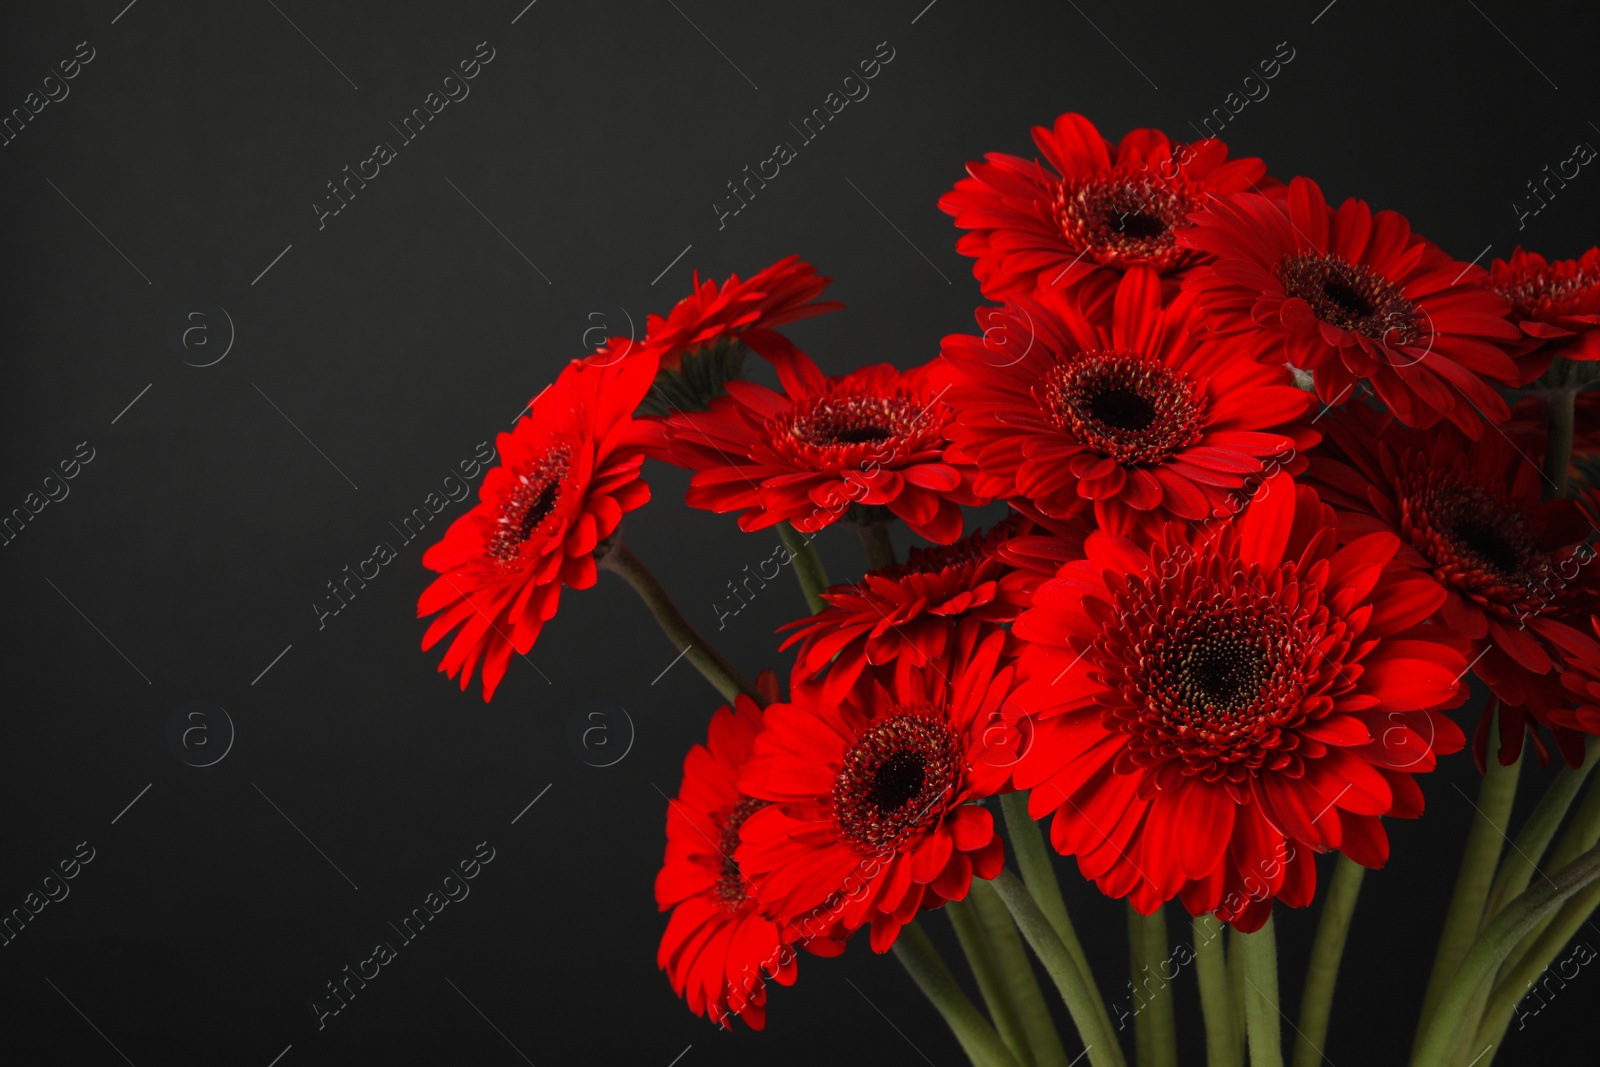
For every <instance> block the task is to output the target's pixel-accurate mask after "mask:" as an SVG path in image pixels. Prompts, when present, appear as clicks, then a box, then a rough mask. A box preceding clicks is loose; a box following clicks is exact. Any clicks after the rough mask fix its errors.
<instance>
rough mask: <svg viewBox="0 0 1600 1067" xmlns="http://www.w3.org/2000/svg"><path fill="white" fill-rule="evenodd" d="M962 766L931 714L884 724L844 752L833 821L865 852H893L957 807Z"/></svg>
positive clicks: (950, 735) (912, 713) (947, 733)
mask: <svg viewBox="0 0 1600 1067" xmlns="http://www.w3.org/2000/svg"><path fill="white" fill-rule="evenodd" d="M962 767H963V760H962V755H961V747H960V745H959V743H958V740H957V738H956V735H955V733H954V732H953V731H952V730H951V729H950V727H949V726H948V725H947V724H946V723H945V721H944V720H943V719H942V718H939V717H935V713H934V712H933V711H932V710H931V709H927V708H917V709H908V710H907V711H905V712H904V713H902V714H899V715H895V716H892V717H890V718H887V719H882V720H880V721H878V722H876V723H874V724H873V725H871V726H870V727H868V728H867V729H866V731H865V732H863V733H862V735H861V736H860V738H858V739H857V740H856V743H855V744H854V745H852V746H851V747H850V750H849V751H848V752H846V753H845V757H844V766H843V768H842V769H841V770H840V771H839V775H838V777H837V778H835V779H834V784H833V817H834V820H835V821H836V822H837V823H838V826H839V830H840V832H841V833H842V834H843V835H844V836H845V837H846V838H847V839H849V840H850V841H851V842H853V843H854V844H855V845H857V846H858V847H860V848H862V849H863V850H868V851H874V850H878V849H892V848H895V847H897V846H899V845H900V844H901V843H903V842H905V841H906V840H908V839H909V838H911V837H912V836H914V835H915V834H916V833H918V832H919V831H921V830H923V829H924V828H926V827H928V826H931V825H933V824H934V823H936V822H938V820H939V819H940V817H942V816H943V815H944V813H945V812H946V811H947V810H949V808H950V807H951V806H952V805H953V804H954V802H955V793H956V789H957V788H958V786H959V785H960V780H961V771H962Z"/></svg>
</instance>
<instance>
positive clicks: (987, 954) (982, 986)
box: [944, 887, 1035, 1067]
mask: <svg viewBox="0 0 1600 1067" xmlns="http://www.w3.org/2000/svg"><path fill="white" fill-rule="evenodd" d="M974 888H975V887H974ZM944 910H945V911H946V912H947V913H948V914H949V916H950V925H951V926H953V927H955V931H956V938H957V940H959V941H960V942H961V951H962V952H963V953H965V955H966V957H967V966H969V967H971V968H972V976H973V977H974V978H976V979H977V980H978V992H980V993H982V994H983V1003H984V1006H985V1007H987V1008H988V1009H989V1017H990V1018H991V1019H993V1020H994V1027H995V1029H996V1030H997V1031H999V1033H1000V1040H1002V1041H1004V1042H1005V1043H1006V1047H1007V1048H1008V1049H1010V1050H1011V1054H1012V1056H1014V1057H1015V1058H1016V1061H1017V1063H1018V1064H1019V1065H1020V1067H1035V1064H1034V1060H1033V1054H1032V1052H1031V1050H1030V1049H1029V1047H1028V1039H1027V1036H1026V1035H1025V1033H1024V1032H1023V1029H1022V1019H1021V1017H1020V1016H1019V1015H1018V1014H1017V1006H1016V1004H1015V1003H1014V1002H1013V1001H1012V1000H1011V998H1010V997H1009V996H1008V995H1007V993H1008V991H1007V989H1006V983H1005V980H1004V979H1003V978H1002V977H1001V974H1000V965H999V964H998V963H997V962H996V960H995V956H994V952H993V951H992V949H991V946H990V944H989V939H988V934H987V933H986V932H985V930H984V928H983V918H982V917H981V916H980V915H979V914H978V909H977V907H976V906H975V905H974V904H973V903H972V902H971V901H970V900H952V901H950V903H948V904H946V905H945V908H944Z"/></svg>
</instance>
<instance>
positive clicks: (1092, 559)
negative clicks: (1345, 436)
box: [1013, 474, 1467, 932]
mask: <svg viewBox="0 0 1600 1067" xmlns="http://www.w3.org/2000/svg"><path fill="white" fill-rule="evenodd" d="M1333 522H1334V517H1333V511H1332V509H1331V508H1328V507H1327V506H1326V505H1323V504H1322V503H1321V502H1320V501H1318V499H1317V496H1316V493H1315V492H1313V491H1312V490H1311V489H1310V488H1308V487H1305V486H1299V487H1297V486H1295V485H1294V484H1293V483H1292V481H1291V479H1290V478H1289V476H1288V475H1285V474H1279V475H1276V476H1275V477H1274V478H1273V479H1272V480H1271V481H1270V482H1268V484H1267V485H1266V486H1265V487H1264V488H1263V490H1262V492H1260V493H1259V494H1257V496H1256V497H1255V499H1254V500H1253V501H1252V503H1251V504H1250V506H1249V507H1248V508H1247V509H1246V511H1245V513H1244V515H1243V516H1242V517H1241V518H1240V519H1239V520H1237V521H1236V522H1234V523H1230V524H1226V525H1220V524H1219V525H1217V526H1214V527H1212V528H1210V529H1209V530H1200V531H1196V530H1194V529H1190V528H1185V527H1183V526H1180V525H1178V524H1174V525H1172V526H1170V527H1168V529H1167V530H1166V531H1165V533H1164V536H1163V537H1162V538H1161V539H1160V540H1158V542H1157V543H1156V544H1155V545H1153V546H1152V547H1151V548H1150V549H1148V550H1146V549H1139V548H1137V547H1135V546H1134V545H1133V544H1132V543H1131V542H1129V541H1126V540H1120V539H1117V538H1111V537H1107V536H1105V535H1104V534H1100V533H1096V534H1094V535H1092V536H1091V537H1090V538H1089V541H1088V544H1087V548H1086V551H1087V553H1088V558H1087V559H1085V560H1082V561H1079V562H1076V563H1069V564H1067V565H1066V566H1065V567H1063V568H1062V570H1061V573H1060V575H1059V576H1058V577H1057V578H1056V579H1055V580H1053V581H1050V582H1047V583H1045V584H1044V585H1043V586H1041V587H1040V588H1039V590H1038V592H1037V593H1036V594H1035V596H1034V606H1033V607H1032V608H1031V609H1030V610H1028V611H1026V612H1024V613H1023V614H1022V615H1021V617H1019V618H1018V619H1017V622H1016V624H1015V627H1014V630H1015V632H1016V635H1017V636H1018V637H1020V638H1021V639H1022V640H1023V642H1024V645H1023V650H1022V653H1021V661H1020V667H1019V670H1020V673H1021V674H1022V676H1023V677H1024V679H1025V680H1024V682H1023V684H1022V685H1021V686H1019V688H1018V690H1017V692H1016V694H1015V706H1016V707H1017V708H1019V709H1020V710H1021V711H1023V712H1025V713H1027V714H1029V715H1031V716H1033V717H1034V739H1033V745H1032V747H1031V748H1030V749H1029V751H1028V752H1027V754H1026V755H1024V756H1023V758H1022V761H1021V762H1020V763H1019V764H1018V765H1017V767H1016V768H1015V769H1014V773H1013V778H1014V781H1015V783H1016V785H1017V786H1018V788H1031V789H1032V790H1033V792H1032V794H1031V796H1030V798H1029V810H1030V811H1031V812H1032V814H1033V816H1034V817H1035V818H1042V817H1043V816H1045V815H1046V814H1048V813H1051V812H1054V813H1055V817H1054V819H1053V821H1052V823H1051V833H1050V836H1051V840H1052V841H1053V843H1054V844H1055V846H1056V848H1057V849H1058V850H1059V851H1060V852H1061V853H1063V854H1064V855H1073V856H1076V857H1077V858H1078V866H1079V868H1080V869H1081V870H1082V871H1083V874H1084V875H1085V877H1088V878H1091V879H1093V880H1094V881H1095V882H1096V883H1097V884H1098V885H1099V887H1100V889H1101V890H1102V891H1103V892H1105V893H1106V894H1107V895H1109V896H1112V897H1128V898H1129V900H1130V902H1131V903H1132V904H1133V906H1134V907H1136V908H1138V909H1139V910H1140V911H1141V912H1143V913H1145V914H1150V913H1151V912H1153V911H1154V910H1155V909H1156V908H1157V907H1159V906H1160V905H1161V904H1162V903H1163V902H1165V901H1167V900H1170V899H1171V898H1173V897H1174V896H1178V897H1181V899H1182V901H1183V903H1184V906H1185V907H1187V908H1188V909H1189V911H1190V913H1191V914H1194V915H1201V914H1204V913H1206V912H1213V913H1215V914H1216V916H1217V917H1218V918H1220V919H1222V920H1223V921H1225V922H1230V923H1233V924H1234V925H1235V926H1236V927H1238V928H1239V929H1240V930H1244V931H1247V932H1248V931H1252V930H1255V929H1258V928H1259V927H1260V926H1261V924H1262V923H1264V922H1265V921H1266V919H1267V916H1268V915H1269V914H1270V913H1271V910H1272V904H1273V901H1274V900H1275V899H1278V900H1282V901H1283V902H1284V903H1286V904H1290V905H1293V906H1297V907H1298V906H1304V905H1305V904H1307V903H1309V902H1310V900H1311V897H1312V894H1313V891H1314V889H1315V883H1316V867H1315V864H1314V862H1313V858H1314V853H1316V852H1321V851H1325V850H1328V849H1340V850H1341V851H1343V852H1344V854H1345V855H1347V856H1349V857H1350V858H1351V859H1353V860H1355V861H1356V862H1357V863H1360V864H1363V865H1364V866H1368V867H1378V866H1381V865H1382V864H1383V863H1384V862H1385V860H1386V859H1387V858H1388V838H1387V835H1386V833H1385V831H1384V829H1383V826H1382V823H1381V821H1380V817H1381V816H1384V815H1394V816H1405V817H1414V816H1416V815H1418V814H1420V812H1421V810H1422V794H1421V791H1420V790H1419V789H1418V788H1417V786H1416V784H1415V783H1414V782H1413V781H1412V777H1411V776H1412V775H1413V774H1415V773H1418V772H1421V771H1428V770H1431V769H1432V768H1433V765H1434V757H1435V756H1436V755H1437V754H1443V753H1449V752H1453V751H1456V750H1457V749H1459V748H1460V747H1461V746H1462V744H1463V743H1464V741H1465V738H1464V737H1463V736H1462V733H1461V731H1460V729H1459V728H1457V727H1456V726H1455V724H1454V723H1452V722H1451V721H1450V720H1449V719H1448V718H1447V717H1446V716H1444V715H1442V714H1440V710H1439V709H1442V708H1449V707H1453V706H1455V705H1457V704H1459V703H1460V702H1461V701H1462V700H1464V699H1465V697H1466V694H1467V687H1466V685H1465V684H1463V683H1462V682H1461V681H1460V676H1461V675H1462V674H1463V673H1464V672H1465V670H1466V666H1467V662H1466V658H1465V657H1464V656H1463V655H1462V654H1461V653H1460V651H1458V650H1457V649H1456V647H1455V646H1454V645H1453V644H1452V643H1451V641H1450V638H1449V636H1448V635H1447V634H1446V633H1444V631H1443V630H1442V629H1441V628H1439V627H1430V626H1425V625H1421V624H1422V623H1423V620H1425V619H1427V618H1428V617H1429V616H1431V615H1432V614H1433V613H1434V612H1435V611H1436V610H1437V608H1438V606H1439V604H1440V602H1441V601H1442V599H1443V597H1444V593H1443V591H1442V590H1440V589H1439V588H1438V586H1437V585H1436V584H1434V583H1433V582H1432V581H1430V580H1428V579H1427V578H1425V577H1423V576H1420V575H1416V574H1414V573H1412V572H1410V571H1409V570H1408V569H1407V568H1404V567H1400V566H1396V565H1395V564H1394V562H1393V560H1394V557H1395V554H1396V552H1397V551H1398V550H1399V547H1400V544H1399V539H1398V538H1397V537H1395V536H1394V535H1393V534H1388V533H1378V534H1373V535H1371V536H1368V537H1364V538H1361V539H1359V540H1357V541H1355V542H1353V543H1351V544H1349V545H1346V546H1344V547H1342V548H1340V547H1338V546H1337V545H1336V544H1335V538H1334V531H1333Z"/></svg>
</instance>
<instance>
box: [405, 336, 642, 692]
mask: <svg viewBox="0 0 1600 1067" xmlns="http://www.w3.org/2000/svg"><path fill="white" fill-rule="evenodd" d="M654 374H655V362H654V359H653V358H651V357H649V356H646V357H644V358H641V359H636V360H625V361H622V362H620V363H616V364H612V365H609V366H598V365H590V364H585V363H582V362H575V363H572V364H570V365H569V366H568V367H567V368H566V369H565V370H563V371H562V372H561V376H560V377H559V378H557V379H556V381H555V384H554V385H551V386H550V387H549V388H548V389H546V390H545V391H544V392H542V393H540V394H539V395H538V396H537V397H535V398H534V400H533V403H532V404H531V405H530V409H529V413H528V415H527V416H525V417H524V418H522V419H520V420H519V421H518V422H517V424H516V426H515V427H513V428H512V430H511V432H510V433H502V434H501V435H500V437H499V439H498V441H497V448H498V451H499V455H500V465H499V466H497V467H494V468H492V469H491V470H490V471H489V473H488V474H486V475H484V479H483V485H482V486H481V487H480V488H479V490H478V504H477V506H476V507H474V508H473V509H472V510H471V511H468V512H467V513H466V514H465V515H462V516H461V517H460V518H458V519H456V521H455V522H453V523H451V524H450V528H449V530H448V531H446V533H445V535H444V538H443V539H442V540H440V541H439V543H438V544H436V545H434V546H433V547H431V548H429V549H428V551H427V552H426V553H425V554H424V555H423V557H422V562H423V565H424V566H426V567H427V568H428V569H429V570H432V571H435V572H437V573H438V575H439V577H437V578H435V579H434V581H433V584H431V585H429V586H428V588H427V589H426V590H425V591H424V592H423V594H422V597H421V599H420V600H418V602H417V615H418V616H419V617H425V616H428V615H434V614H437V616H438V617H437V618H435V619H434V620H433V622H432V623H431V624H430V625H429V626H428V630H427V633H425V634H424V635H423V638H422V647H423V650H424V651H426V650H427V649H429V648H432V647H433V646H434V645H435V644H436V643H437V642H438V641H439V640H440V639H441V638H443V637H444V636H445V635H446V634H448V633H450V632H451V631H452V630H454V631H455V636H454V638H453V639H452V640H451V642H450V648H449V651H447V652H446V653H445V656H444V660H443V662H441V663H440V664H439V669H440V670H441V671H443V672H445V673H447V674H448V675H449V676H450V677H452V678H455V677H457V676H458V675H459V676H460V679H461V688H462V689H465V688H466V687H467V685H468V684H469V683H470V682H471V680H472V673H473V670H474V669H475V668H476V667H477V666H478V664H479V662H480V661H481V662H482V666H483V699H484V700H486V701H487V700H488V699H489V698H490V697H491V696H493V695H494V691H495V687H496V686H498V685H499V684H500V679H501V678H502V677H504V676H505V672H506V666H507V664H508V663H509V662H510V660H511V654H512V653H513V652H516V653H519V654H522V655H526V654H527V653H528V650H529V649H531V648H533V643H534V642H535V641H536V640H538V638H539V632H540V631H541V630H542V629H543V628H544V624H545V623H546V622H548V621H549V620H550V619H551V618H553V617H554V616H555V613H556V607H557V605H558V603H559V602H560V598H561V587H562V586H563V585H566V586H571V587H572V588H574V589H587V588H589V587H590V586H592V585H593V584H594V583H595V577H596V568H595V558H594V552H595V548H596V547H597V546H598V545H599V544H600V542H601V541H603V540H605V539H606V538H608V537H610V536H611V535H612V533H614V532H615V531H616V529H617V524H618V523H620V522H621V521H622V516H623V513H625V512H628V511H632V510H633V509H634V508H637V507H639V506H640V505H642V504H644V503H645V502H646V501H647V500H649V499H650V487H649V486H648V485H646V484H645V483H644V480H643V479H642V478H641V477H640V473H639V468H640V467H641V466H642V465H643V463H644V459H643V455H642V454H641V452H640V451H639V448H640V445H641V442H642V435H641V433H640V430H641V427H640V426H639V424H637V423H635V422H634V419H633V412H634V409H636V408H637V407H638V406H639V401H640V399H641V398H642V397H643V396H644V394H645V390H647V389H649V388H650V380H651V378H652V377H653V376H654Z"/></svg>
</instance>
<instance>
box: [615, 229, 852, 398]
mask: <svg viewBox="0 0 1600 1067" xmlns="http://www.w3.org/2000/svg"><path fill="white" fill-rule="evenodd" d="M832 280H833V279H832V278H824V277H822V276H821V275H819V274H818V273H817V269H816V268H815V267H813V266H812V265H811V264H809V263H803V262H801V260H800V257H799V256H789V257H788V258H786V259H781V260H779V261H778V262H776V263H774V264H773V265H772V266H770V267H767V268H765V269H763V270H760V271H758V272H756V273H755V274H752V275H751V276H750V277H749V278H748V279H746V280H744V281H740V280H739V276H738V275H737V274H730V275H729V276H728V280H727V281H725V282H723V283H722V285H721V286H718V285H717V283H716V282H714V281H710V280H707V281H705V282H702V281H701V280H700V275H699V273H698V272H697V273H696V274H695V276H694V291H693V292H691V293H690V294H689V295H688V296H686V297H684V298H683V299H682V300H680V301H678V303H677V304H676V305H675V306H674V307H673V309H672V310H671V311H670V312H668V313H667V316H666V317H665V318H663V317H661V316H660V315H651V316H650V317H649V319H648V321H647V324H646V328H645V336H644V339H643V340H642V341H636V340H634V339H633V338H631V337H612V338H609V339H608V340H607V341H606V343H605V344H604V345H603V346H602V347H601V348H600V349H599V351H597V352H595V353H594V354H593V355H592V356H589V357H588V362H591V363H600V364H607V363H615V362H618V361H620V360H623V359H627V358H630V357H637V356H641V355H648V356H653V357H654V358H655V359H656V360H658V361H659V370H658V372H657V375H656V389H655V390H652V391H651V394H650V395H649V396H648V397H646V398H645V402H644V410H645V411H646V412H648V413H650V414H655V415H665V414H666V413H667V412H668V411H671V410H679V411H704V410H705V408H706V404H707V403H709V402H710V400H711V398H712V397H715V396H720V395H721V394H722V391H723V387H724V385H725V384H726V383H727V382H728V381H729V380H731V379H735V378H738V377H739V376H740V371H741V370H742V368H743V366H744V353H745V349H746V348H750V349H754V350H755V352H756V353H757V354H759V355H761V356H763V357H765V358H766V359H768V360H770V361H772V362H773V363H784V362H787V361H789V360H790V359H792V358H793V357H794V356H795V355H796V354H797V351H798V350H797V349H796V348H795V346H794V344H793V343H792V342H791V341H790V340H789V339H788V338H787V337H784V336H783V335H782V334H780V333H778V332H777V328H778V327H779V326H784V325H787V324H788V323H791V322H795V321H797V320H799V319H805V318H810V317H811V316H813V315H821V314H824V313H826V312H829V311H837V310H839V309H840V308H842V307H844V305H843V304H841V303H839V302H838V301H837V300H826V301H819V300H817V297H818V296H820V295H821V294H822V290H823V289H824V288H825V287H826V286H827V284H828V283H829V282H831V281H832Z"/></svg>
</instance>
